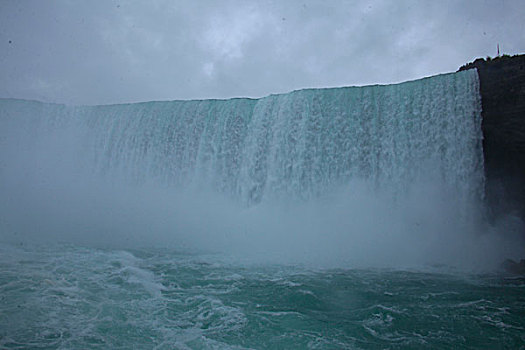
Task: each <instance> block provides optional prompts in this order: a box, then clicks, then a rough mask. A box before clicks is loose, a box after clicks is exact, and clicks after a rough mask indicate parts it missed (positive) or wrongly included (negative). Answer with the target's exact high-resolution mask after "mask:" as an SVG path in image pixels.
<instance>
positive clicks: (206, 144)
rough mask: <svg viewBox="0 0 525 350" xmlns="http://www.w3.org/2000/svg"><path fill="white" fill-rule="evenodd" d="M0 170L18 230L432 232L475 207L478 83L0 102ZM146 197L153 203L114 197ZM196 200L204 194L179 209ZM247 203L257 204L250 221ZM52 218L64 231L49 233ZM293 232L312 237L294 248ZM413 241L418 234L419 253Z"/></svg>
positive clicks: (479, 195) (8, 213)
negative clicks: (76, 102)
mask: <svg viewBox="0 0 525 350" xmlns="http://www.w3.org/2000/svg"><path fill="white" fill-rule="evenodd" d="M0 169H1V172H0V178H1V180H2V181H1V183H0V191H1V192H2V193H3V196H2V197H3V199H2V200H0V209H1V210H2V212H3V214H2V215H3V217H4V218H3V219H2V220H3V222H4V223H8V224H5V225H11V226H16V225H15V224H12V223H13V222H18V223H20V225H22V223H24V225H26V224H25V222H26V221H27V219H28V218H30V219H31V220H33V221H34V222H35V224H34V225H33V227H29V228H28V227H27V225H26V226H24V227H25V229H26V231H28V230H39V229H41V228H42V227H45V226H46V225H47V224H49V225H50V227H51V228H49V230H50V231H53V230H55V231H58V230H62V231H66V230H70V231H75V230H82V232H84V233H85V234H86V235H88V233H87V232H90V233H89V234H92V232H94V231H97V232H99V231H100V232H102V231H104V232H112V231H115V230H116V228H117V227H118V226H119V225H120V224H119V223H123V222H126V225H128V226H127V229H126V232H131V231H133V230H135V231H140V230H141V231H144V232H146V231H147V232H149V233H148V235H153V231H155V230H156V229H159V230H160V228H158V227H157V226H156V225H160V224H158V223H159V222H162V223H163V224H162V225H163V227H162V229H164V230H165V231H166V232H167V231H169V232H170V233H169V234H170V235H171V234H173V232H174V231H184V232H191V234H190V233H188V235H193V236H196V237H197V236H198V237H201V240H200V241H199V244H200V243H201V242H202V241H204V240H208V238H209V237H208V236H206V239H202V237H203V236H202V235H203V234H204V233H203V232H208V231H221V232H223V233H224V236H227V235H230V232H236V235H237V236H236V237H237V239H244V238H243V237H244V236H243V235H244V234H245V232H247V231H253V232H252V233H251V234H249V236H250V239H248V240H249V241H252V238H254V237H263V236H265V235H268V232H274V234H275V235H277V233H279V235H281V236H279V237H285V236H286V237H289V244H290V245H296V244H297V242H298V241H300V240H303V241H305V242H306V241H308V242H310V243H311V247H313V246H315V245H318V244H317V243H315V242H317V241H316V239H317V238H312V237H314V236H315V237H322V240H323V244H329V243H326V242H332V243H333V244H334V246H338V245H339V243H338V242H340V240H342V239H343V237H350V238H348V239H353V243H352V245H354V246H359V242H361V245H362V246H367V247H369V248H370V247H372V246H373V245H374V244H377V242H378V240H379V241H381V240H383V241H384V242H385V244H388V243H387V242H389V239H391V238H389V237H390V236H392V237H393V236H395V235H396V234H397V235H398V236H399V235H404V234H407V232H409V231H415V230H418V232H419V231H425V230H426V231H428V232H431V231H432V232H434V233H433V235H434V236H436V237H438V236H439V237H441V235H443V232H449V231H450V232H452V231H454V230H456V231H457V227H455V226H454V225H455V224H451V222H453V221H455V220H456V218H461V220H463V221H464V219H465V218H467V219H468V218H470V217H472V216H473V215H474V214H473V213H474V212H475V211H476V210H475V209H472V208H474V207H476V206H477V205H479V203H480V202H482V200H483V193H484V175H483V153H482V133H481V101H480V95H479V81H478V75H477V72H476V71H475V70H468V71H462V72H458V73H451V74H443V75H438V76H434V77H430V78H424V79H421V80H416V81H410V82H405V83H401V84H394V85H384V86H380V85H377V86H365V87H342V88H327V89H306V90H298V91H294V92H290V93H287V94H280V95H270V96H268V97H264V98H260V99H248V98H236V99H230V100H195V101H170V102H145V103H131V104H122V105H103V106H65V105H57V104H48V103H40V102H34V101H24V100H13V99H2V100H0ZM108 184H110V185H108ZM111 184H113V185H111ZM112 186H113V187H112ZM116 186H127V187H126V189H125V190H122V191H120V192H118V191H116V190H115V188H116ZM153 187H154V188H156V189H157V190H156V191H157V192H155V193H156V194H155V195H152V194H151V193H153V192H152V191H149V190H143V192H141V193H136V194H133V195H131V194H130V193H132V192H131V190H130V188H142V189H151V188H153ZM166 193H169V194H166ZM203 193H207V194H209V195H210V196H211V195H212V194H213V196H219V197H221V198H225V200H227V201H229V202H231V203H235V204H234V206H235V207H236V208H238V209H232V208H233V207H231V208H229V209H227V208H226V207H227V206H228V205H229V204H228V205H218V204H217V203H218V202H217V201H212V200H210V198H212V197H210V196H207V197H203ZM198 196H200V197H199V198H201V199H202V198H205V199H203V200H201V201H200V202H198V203H197V202H194V203H193V204H192V201H193V199H192V198H196V197H198ZM414 198H415V199H414ZM117 200H118V202H117ZM36 202H38V203H40V204H39V205H38V206H35V205H34V204H33V203H36ZM175 202H177V204H176V205H175V204H173V203H175ZM79 203H81V204H79ZM188 203H189V204H188ZM221 203H223V202H221ZM280 203H281V204H282V205H281V204H280ZM309 205H310V207H308V206H309ZM257 207H260V208H271V209H268V210H267V212H265V213H264V214H260V215H259V214H254V213H256V212H257V210H259V211H261V212H262V211H263V209H257V210H256V209H254V208H257ZM284 207H287V208H288V210H289V211H283V210H281V209H278V208H284ZM31 208H32V209H31ZM75 208H76V209H75ZM122 208H127V209H122ZM243 208H244V209H243ZM250 208H251V209H250ZM297 208H302V209H297ZM246 210H248V211H246ZM264 210H266V209H264ZM292 211H295V212H294V213H291V212H292ZM137 213H139V214H137ZM119 215H120V216H119ZM148 215H149V216H148ZM243 215H244V216H243ZM250 215H251V216H250ZM258 215H259V216H258ZM115 216H117V217H119V219H118V220H120V221H119V223H116V221H115V219H114V217H115ZM146 218H147V219H146ZM203 218H204V219H203ZM305 218H306V219H305ZM203 220H204V221H205V222H206V223H203ZM279 220H280V221H279ZM458 220H459V219H458ZM461 220H460V221H461ZM66 221H67V222H68V225H69V226H67V229H65V228H57V227H56V224H57V222H66ZM190 221H191V222H190ZM283 221H286V222H287V223H286V225H284V224H282V222H283ZM467 221H468V220H467ZM44 222H45V224H43V223H44ZM94 222H97V225H94ZM132 222H133V223H134V224H131V223H132ZM146 222H148V223H150V224H146ZM183 222H184V223H185V224H182V223H183ZM273 222H275V225H274V226H271V225H273V224H272V223H273ZM327 222H328V224H327ZM79 223H80V224H79ZM152 223H154V224H152ZM444 223H446V225H448V226H446V227H445V226H443V225H445V224H444ZM221 225H222V226H221ZM268 225H270V226H268ZM421 225H423V226H421ZM425 225H426V226H425ZM22 226H23V225H22ZM241 226H242V228H240V227H241ZM450 226H454V227H455V228H454V230H452V229H451V228H450ZM456 226H458V225H456ZM459 226H461V225H459ZM459 226H458V227H459ZM35 227H38V228H35ZM196 227H198V228H196ZM327 227H328V228H327ZM463 229H464V226H461V228H459V230H463ZM263 231H264V232H263ZM306 231H312V232H314V231H315V233H311V235H310V236H309V237H310V239H308V238H306V237H307V234H306V233H305V232H306ZM438 231H439V232H438ZM254 232H256V233H254ZM283 232H286V233H283ZM300 232H301V233H300ZM374 232H375V233H374ZM385 232H394V233H392V235H390V233H389V234H388V235H387V234H386V233H385ZM395 232H397V233H395ZM126 234H127V233H126ZM450 234H451V235H452V233H450ZM199 235H201V236H199ZM210 235H211V234H210ZM374 235H375V236H374ZM212 236H213V235H211V236H210V237H212ZM216 236H220V235H216ZM434 236H433V237H434ZM239 237H240V238H239ZM298 237H301V238H298ZM363 237H376V238H374V240H371V241H370V242H368V243H366V244H365V243H363V241H362V240H363V239H364V238H363ZM378 237H380V238H378ZM273 238H274V240H277V241H278V240H279V239H280V238H276V237H275V236H274V237H273ZM217 239H218V238H217ZM345 239H346V238H345ZM367 239H368V238H367ZM370 239H371V238H370ZM392 239H393V238H392ZM397 239H399V240H401V238H399V237H398V238H397ZM411 239H412V242H413V241H414V239H413V238H411ZM197 240H198V239H197ZM429 240H430V239H428V237H427V238H424V235H422V238H421V244H422V245H424V244H426V243H425V242H428V241H429ZM226 244H227V243H224V245H226ZM254 244H257V243H254ZM305 244H306V243H305ZM305 249H306V248H305ZM338 249H339V248H338ZM429 249H430V248H429ZM327 251H328V249H327ZM354 253H356V254H357V253H358V252H357V251H355V252H354ZM422 254H424V251H423V253H422Z"/></svg>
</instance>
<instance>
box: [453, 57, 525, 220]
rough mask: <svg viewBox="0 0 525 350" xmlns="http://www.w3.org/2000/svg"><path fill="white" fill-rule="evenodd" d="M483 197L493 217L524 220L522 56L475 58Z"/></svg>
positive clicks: (524, 65)
mask: <svg viewBox="0 0 525 350" xmlns="http://www.w3.org/2000/svg"><path fill="white" fill-rule="evenodd" d="M471 68H477V69H478V74H479V78H480V91H481V100H482V108H483V111H482V117H483V122H482V128H483V137H484V139H483V152H484V156H485V175H486V180H487V182H486V189H485V193H486V198H487V202H488V204H489V207H490V209H491V211H492V214H493V215H494V216H496V217H497V216H499V215H500V214H506V213H512V214H516V215H519V216H521V217H522V218H525V55H516V56H512V57H510V56H503V57H497V58H495V59H490V58H488V59H487V60H484V59H481V58H480V59H477V60H475V61H474V62H472V63H469V64H467V65H465V66H463V67H461V68H460V69H459V70H465V69H471Z"/></svg>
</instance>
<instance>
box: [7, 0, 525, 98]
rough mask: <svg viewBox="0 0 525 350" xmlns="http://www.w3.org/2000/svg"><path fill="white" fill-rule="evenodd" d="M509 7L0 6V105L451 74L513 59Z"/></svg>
mask: <svg viewBox="0 0 525 350" xmlns="http://www.w3.org/2000/svg"><path fill="white" fill-rule="evenodd" d="M523 18H525V3H524V2H523V1H521V0H516V1H498V2H493V1H477V2H472V1H439V2H436V1H401V0H399V1H387V0H376V1H323V2H321V1H220V2H217V1H190V0H187V1H184V0H181V1H176V2H173V1H167V0H166V1H161V0H159V1H140V2H139V1H122V2H120V1H66V0H63V1H53V2H47V1H14V0H13V1H9V0H7V1H6V0H4V1H2V2H0V97H17V98H32V99H39V100H44V101H50V102H61V103H70V104H99V103H118V102H130V101H145V100H171V99H195V98H228V97H234V96H252V97H258V96H264V95H267V94H270V93H279V92H286V91H290V90H293V89H298V88H304V87H327V86H341V85H364V84H375V83H383V84H384V83H391V82H399V81H403V80H409V79H416V78H419V77H423V76H428V75H433V74H437V73H441V72H448V71H454V70H456V69H457V68H458V67H459V66H461V65H462V64H463V63H466V62H467V61H470V60H472V59H474V58H476V57H485V56H487V55H491V56H494V55H495V54H496V45H497V44H498V43H499V44H500V47H501V49H502V51H503V52H504V53H509V54H515V53H520V52H523V51H524V49H525V36H524V35H523V33H525V25H524V24H523V23H524V22H525V21H523Z"/></svg>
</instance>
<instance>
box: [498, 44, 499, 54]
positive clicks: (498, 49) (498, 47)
mask: <svg viewBox="0 0 525 350" xmlns="http://www.w3.org/2000/svg"><path fill="white" fill-rule="evenodd" d="M498 57H499V43H498Z"/></svg>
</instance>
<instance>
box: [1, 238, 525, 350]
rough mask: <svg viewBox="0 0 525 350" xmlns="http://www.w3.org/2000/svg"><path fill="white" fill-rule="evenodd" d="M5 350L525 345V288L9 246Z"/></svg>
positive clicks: (4, 275) (457, 278) (209, 258)
mask: <svg viewBox="0 0 525 350" xmlns="http://www.w3.org/2000/svg"><path fill="white" fill-rule="evenodd" d="M0 253H1V254H0V347H1V348H5V349H88V348H90V349H91V348H98V349H131V348H134V349H267V348H272V349H294V348H296V349H385V348H394V349H395V348H398V349H401V348H402V349H407V348H408V349H425V348H433V349H435V348H447V349H450V348H491V349H498V348H508V349H519V348H523V347H524V343H525V331H524V329H525V278H523V277H510V276H503V275H498V274H484V275H477V274H466V273H459V272H454V271H450V270H449V271H445V270H439V269H437V268H433V270H430V269H427V271H423V270H411V271H409V270H387V269H358V270H356V269H322V270H321V269H311V268H307V267H301V266H288V265H273V264H260V265H257V264H250V263H246V262H242V261H234V260H233V259H232V258H229V257H227V256H224V255H220V254H217V255H205V254H194V255H190V254H181V253H180V252H179V253H178V252H176V251H172V250H168V249H162V250H159V249H153V248H152V249H140V250H114V249H99V248H92V247H91V248H90V247H82V246H75V245H45V246H38V245H34V246H31V245H22V246H20V245H6V244H5V245H2V247H1V251H0Z"/></svg>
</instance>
